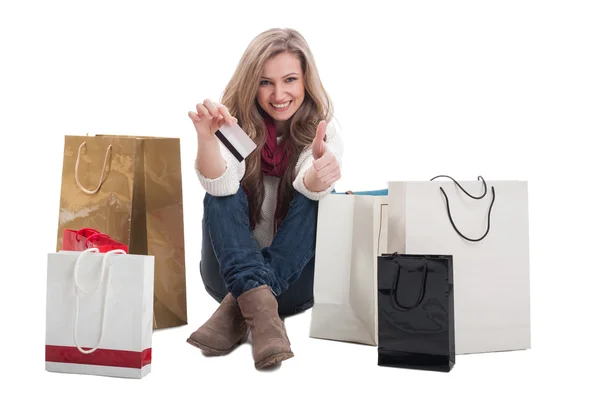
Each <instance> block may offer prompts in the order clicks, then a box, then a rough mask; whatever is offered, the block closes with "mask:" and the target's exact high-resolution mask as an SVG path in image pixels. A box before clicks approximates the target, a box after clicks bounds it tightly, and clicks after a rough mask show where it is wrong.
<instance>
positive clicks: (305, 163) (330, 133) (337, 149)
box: [293, 122, 344, 200]
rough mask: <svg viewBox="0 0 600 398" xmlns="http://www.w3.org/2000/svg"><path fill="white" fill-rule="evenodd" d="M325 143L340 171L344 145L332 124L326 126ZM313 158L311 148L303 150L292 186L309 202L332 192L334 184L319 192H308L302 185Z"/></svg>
mask: <svg viewBox="0 0 600 398" xmlns="http://www.w3.org/2000/svg"><path fill="white" fill-rule="evenodd" d="M326 134H327V141H326V142H325V145H326V146H327V149H328V150H329V151H331V152H333V154H334V155H335V157H336V159H337V161H338V163H339V165H340V169H341V168H342V155H343V152H344V144H343V142H342V138H341V136H340V133H339V132H338V131H337V130H336V128H335V126H334V125H333V123H332V122H330V123H329V124H328V125H327V133H326ZM313 160H314V158H313V156H312V148H307V149H305V150H304V151H303V152H302V153H301V154H300V157H299V158H298V163H296V178H295V179H294V182H293V186H294V189H296V191H298V192H300V193H301V194H303V195H304V196H306V197H307V198H308V199H311V200H320V199H322V198H324V197H325V196H327V195H328V194H330V193H331V191H333V189H334V188H335V183H333V184H331V185H330V186H329V187H328V188H326V189H325V190H323V191H320V192H313V191H310V190H309V189H308V188H307V187H306V185H305V184H304V175H305V174H306V172H307V171H308V169H310V168H311V167H312V164H313Z"/></svg>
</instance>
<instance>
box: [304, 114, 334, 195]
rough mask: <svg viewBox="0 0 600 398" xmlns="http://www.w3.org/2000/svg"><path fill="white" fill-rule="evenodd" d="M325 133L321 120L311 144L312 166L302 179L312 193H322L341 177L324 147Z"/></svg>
mask: <svg viewBox="0 0 600 398" xmlns="http://www.w3.org/2000/svg"><path fill="white" fill-rule="evenodd" d="M326 131H327V122H326V121H325V120H322V121H321V122H320V123H319V125H318V126H317V133H316V134H315V139H314V140H313V143H312V153H313V158H314V160H313V164H312V167H311V168H310V169H309V170H308V171H307V172H306V175H305V177H304V183H305V185H306V187H307V188H308V189H309V190H311V191H313V192H320V191H324V190H325V189H327V188H329V187H330V186H331V184H333V183H334V182H336V181H337V180H339V179H340V177H341V170H340V165H339V163H338V161H337V158H336V157H335V155H334V154H333V153H332V152H330V151H329V150H328V149H327V145H325V132H326Z"/></svg>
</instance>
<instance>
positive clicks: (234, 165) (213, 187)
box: [194, 142, 246, 196]
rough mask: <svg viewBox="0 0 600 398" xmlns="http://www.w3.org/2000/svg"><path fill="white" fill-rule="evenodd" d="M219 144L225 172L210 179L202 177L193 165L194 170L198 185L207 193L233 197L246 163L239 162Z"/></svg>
mask: <svg viewBox="0 0 600 398" xmlns="http://www.w3.org/2000/svg"><path fill="white" fill-rule="evenodd" d="M219 144H220V148H221V155H222V156H223V159H225V164H226V166H225V167H226V168H225V172H224V173H223V174H222V175H221V176H219V177H217V178H212V179H211V178H207V177H205V176H203V175H202V173H200V170H198V168H197V167H196V166H195V165H194V169H195V170H196V174H197V175H198V179H199V180H200V185H202V187H203V188H204V189H205V190H206V192H207V193H209V194H211V195H213V196H228V195H234V194H235V193H237V191H238V189H239V188H240V181H241V180H242V178H243V177H244V173H245V172H246V162H245V160H243V161H241V162H239V161H238V160H237V159H236V158H235V157H234V156H233V155H232V154H231V152H229V150H227V148H226V147H225V146H224V145H223V143H221V142H219Z"/></svg>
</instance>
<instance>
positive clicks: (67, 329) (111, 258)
mask: <svg viewBox="0 0 600 398" xmlns="http://www.w3.org/2000/svg"><path fill="white" fill-rule="evenodd" d="M153 297H154V257H153V256H142V255H132V254H125V252H124V251H122V250H113V251H111V252H108V253H106V254H102V253H98V249H96V248H91V249H87V250H86V251H83V252H73V251H60V252H58V253H50V254H48V273H47V292H46V370H47V371H51V372H63V373H80V374H91V375H102V376H115V377H128V378H142V377H144V376H145V375H147V374H148V373H149V372H150V362H151V357H152V352H151V350H152V348H151V347H152V313H153V300H154V299H153Z"/></svg>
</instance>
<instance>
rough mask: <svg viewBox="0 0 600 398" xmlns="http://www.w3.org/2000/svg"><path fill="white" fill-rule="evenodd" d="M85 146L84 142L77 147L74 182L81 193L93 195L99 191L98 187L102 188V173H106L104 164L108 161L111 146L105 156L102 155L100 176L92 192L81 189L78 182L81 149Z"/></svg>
mask: <svg viewBox="0 0 600 398" xmlns="http://www.w3.org/2000/svg"><path fill="white" fill-rule="evenodd" d="M85 144H86V142H85V141H83V142H82V143H81V145H79V150H78V151H77V161H76V162H75V182H76V183H77V186H78V187H79V189H81V190H82V191H83V192H85V193H87V194H90V195H93V194H95V193H96V192H98V191H99V190H100V187H101V186H102V183H103V182H104V172H105V171H106V163H107V161H108V154H109V152H111V150H112V145H109V146H108V147H107V148H106V154H105V155H104V164H103V165H102V174H101V175H100V181H98V186H97V187H96V189H94V190H93V191H90V190H89V189H85V188H84V187H83V185H81V182H79V159H80V158H81V148H83V147H84V146H85Z"/></svg>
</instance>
